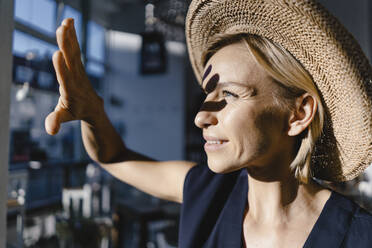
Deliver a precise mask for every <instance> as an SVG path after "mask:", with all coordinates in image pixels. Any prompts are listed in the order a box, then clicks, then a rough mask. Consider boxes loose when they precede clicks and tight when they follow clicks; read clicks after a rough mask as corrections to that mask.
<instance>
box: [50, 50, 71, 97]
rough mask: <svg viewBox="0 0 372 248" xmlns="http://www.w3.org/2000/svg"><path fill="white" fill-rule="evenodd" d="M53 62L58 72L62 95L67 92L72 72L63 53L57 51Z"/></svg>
mask: <svg viewBox="0 0 372 248" xmlns="http://www.w3.org/2000/svg"><path fill="white" fill-rule="evenodd" d="M52 61H53V66H54V69H55V71H56V76H57V81H58V83H59V84H60V88H61V89H62V91H61V90H60V93H61V95H62V94H64V93H65V92H66V88H67V84H68V81H69V78H70V76H69V73H70V71H69V70H68V68H67V65H66V62H65V59H64V57H63V54H62V52H61V51H56V52H55V53H54V54H53V57H52Z"/></svg>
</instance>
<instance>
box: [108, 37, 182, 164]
mask: <svg viewBox="0 0 372 248" xmlns="http://www.w3.org/2000/svg"><path fill="white" fill-rule="evenodd" d="M107 41H108V42H107V43H108V64H109V68H110V71H109V72H108V73H107V78H106V80H105V90H104V95H105V97H104V98H105V107H106V111H107V112H108V115H109V117H110V119H111V121H112V122H113V123H114V125H115V126H116V127H118V128H117V129H120V128H119V127H120V125H121V126H122V127H124V130H125V131H124V132H123V135H122V136H123V137H124V140H125V143H126V144H127V145H128V147H130V148H132V149H134V150H136V151H139V152H141V153H144V154H146V155H148V156H151V157H153V158H155V159H158V160H176V159H183V158H184V92H183V89H184V88H183V87H184V86H183V85H184V78H185V76H184V75H183V74H184V70H185V69H184V68H185V63H186V58H185V46H184V45H183V44H180V43H174V42H172V43H167V45H166V47H167V51H168V56H167V58H168V68H167V72H166V73H165V74H160V75H151V76H141V75H140V74H139V65H140V63H139V51H140V46H141V39H140V36H138V35H133V34H124V33H120V32H115V31H110V32H108V35H107ZM112 97H115V98H116V99H118V100H120V101H121V102H122V103H121V104H122V106H113V105H111V104H110V98H112ZM119 105H120V104H119Z"/></svg>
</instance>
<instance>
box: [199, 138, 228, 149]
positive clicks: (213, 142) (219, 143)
mask: <svg viewBox="0 0 372 248" xmlns="http://www.w3.org/2000/svg"><path fill="white" fill-rule="evenodd" d="M203 137H204V139H205V141H206V142H205V144H204V150H205V151H217V150H220V149H222V148H223V147H224V146H225V145H226V143H228V140H226V139H221V138H218V137H215V136H206V135H204V136H203Z"/></svg>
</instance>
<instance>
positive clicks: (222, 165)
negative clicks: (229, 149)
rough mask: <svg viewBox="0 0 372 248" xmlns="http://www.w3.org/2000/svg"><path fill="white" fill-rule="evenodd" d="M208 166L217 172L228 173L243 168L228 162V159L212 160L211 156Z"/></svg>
mask: <svg viewBox="0 0 372 248" xmlns="http://www.w3.org/2000/svg"><path fill="white" fill-rule="evenodd" d="M208 167H209V169H210V170H211V171H213V172H214V173H217V174H226V173H230V172H233V171H237V170H239V169H241V168H240V167H238V166H234V165H232V164H230V163H227V162H226V161H223V160H218V161H216V160H213V161H211V159H209V158H208Z"/></svg>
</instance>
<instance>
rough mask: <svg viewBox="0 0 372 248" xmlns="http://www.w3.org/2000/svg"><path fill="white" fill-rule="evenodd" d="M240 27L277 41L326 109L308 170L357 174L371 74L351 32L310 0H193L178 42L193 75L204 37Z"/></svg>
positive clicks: (370, 106) (370, 151)
mask: <svg viewBox="0 0 372 248" xmlns="http://www.w3.org/2000/svg"><path fill="white" fill-rule="evenodd" d="M241 33H250V34H256V35H259V36H262V37H265V38H268V39H270V40H272V41H273V42H275V43H277V44H280V45H281V46H282V47H284V48H285V49H286V50H287V51H288V52H290V53H291V54H292V55H293V56H294V57H295V58H296V59H297V60H298V61H299V62H300V63H301V64H302V65H303V66H304V68H305V69H306V70H307V71H308V72H309V73H310V75H311V76H312V78H313V80H314V82H315V84H316V86H317V88H318V90H319V93H320V95H321V97H322V100H323V101H324V104H325V108H326V112H327V117H328V118H327V121H326V125H325V127H324V131H323V134H322V135H321V137H320V139H319V140H318V142H317V144H316V146H315V151H314V154H313V157H312V173H313V175H314V176H315V177H317V178H320V179H324V180H329V181H346V180H351V179H353V178H355V177H356V176H357V175H359V174H360V173H361V172H362V171H363V170H364V169H365V168H366V167H368V166H369V165H370V164H371V163H372V113H371V110H372V81H371V78H372V76H371V66H370V64H369V62H368V59H367V58H366V57H365V55H364V53H363V52H362V50H361V48H360V46H359V44H358V43H357V42H356V41H355V39H354V38H353V37H352V35H351V34H350V33H349V32H348V31H347V30H346V29H345V28H344V27H343V26H342V25H341V24H340V23H339V22H338V20H337V19H336V18H335V17H333V16H332V15H331V14H330V13H329V12H328V11H327V10H326V9H325V8H324V7H322V6H321V5H320V4H319V3H317V2H315V1H312V0H306V1H293V0H292V1H290V0H234V1H230V0H220V1H216V0H194V1H192V3H191V5H190V7H189V11H188V14H187V17H186V42H187V47H188V52H189V57H190V62H191V64H192V67H193V70H194V72H195V75H196V77H197V79H198V81H199V83H200V82H201V78H202V73H203V69H204V65H203V61H202V59H203V58H202V56H203V53H204V51H206V50H207V49H208V48H209V47H208V45H209V44H210V40H211V39H213V37H214V36H216V35H220V34H241Z"/></svg>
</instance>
